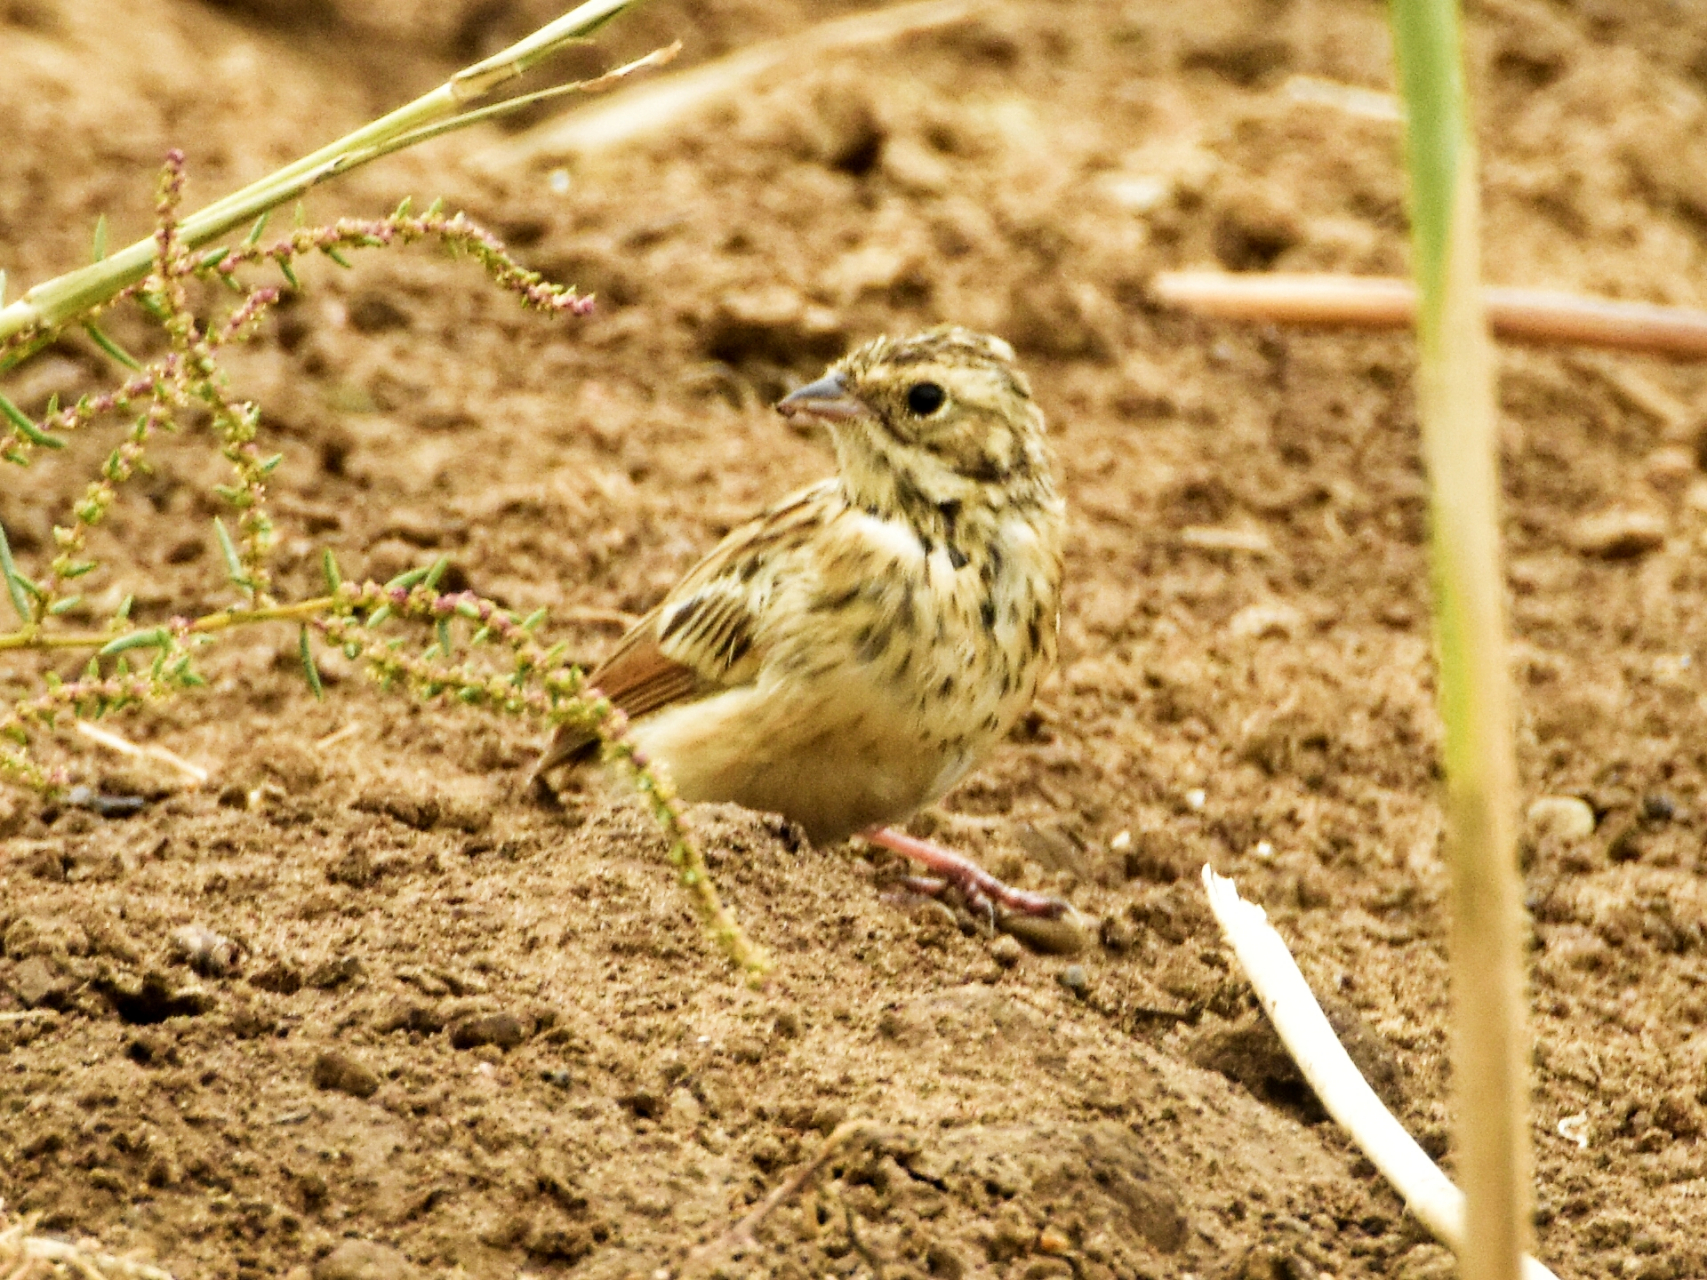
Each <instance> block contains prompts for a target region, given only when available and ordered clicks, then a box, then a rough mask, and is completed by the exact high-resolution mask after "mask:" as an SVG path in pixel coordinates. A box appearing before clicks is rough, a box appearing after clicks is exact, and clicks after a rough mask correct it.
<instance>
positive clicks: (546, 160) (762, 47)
mask: <svg viewBox="0 0 1707 1280" xmlns="http://www.w3.org/2000/svg"><path fill="white" fill-rule="evenodd" d="M978 7H979V6H978V4H977V2H976V0H912V2H911V3H906V4H894V5H888V6H885V7H882V8H875V9H870V10H867V11H865V12H863V13H856V14H852V15H850V16H848V17H843V18H832V19H829V20H827V21H824V22H820V23H819V24H818V25H816V26H814V27H810V28H808V29H807V30H805V31H802V32H800V33H799V34H797V35H791V36H783V37H781V38H780V39H776V40H769V41H766V42H764V43H763V44H756V45H750V46H748V47H746V48H744V49H738V50H736V51H735V52H733V53H729V54H725V55H724V56H723V57H721V58H718V59H716V60H715V61H712V62H707V63H705V64H703V65H701V66H697V67H694V68H692V69H691V70H688V71H680V72H676V73H675V74H673V75H671V76H669V77H667V78H664V79H660V80H656V81H652V82H648V83H645V84H641V85H636V86H633V87H630V88H628V89H626V90H624V91H623V92H621V93H619V94H613V95H611V96H610V97H609V98H607V99H603V100H601V101H600V102H599V103H598V104H597V105H596V106H592V107H589V108H588V109H586V110H584V111H577V112H576V113H575V117H574V119H564V120H562V121H560V122H558V123H556V124H553V125H552V126H551V127H550V128H548V129H544V130H532V131H530V132H529V134H528V136H526V137H524V138H518V139H517V140H515V141H514V142H510V143H507V144H505V145H504V146H503V147H502V148H501V149H499V150H498V151H497V152H495V153H494V155H495V160H494V163H496V164H498V165H501V166H502V167H503V168H504V169H505V170H511V169H514V168H515V167H517V166H518V165H519V166H532V167H535V168H537V167H539V166H541V165H548V164H555V163H558V162H560V161H562V160H564V159H565V158H567V157H570V156H574V155H587V154H590V153H593V152H597V151H602V150H605V149H607V148H611V147H619V146H622V145H624V144H625V143H629V142H632V141H634V140H635V139H636V138H641V137H645V136H647V135H648V134H654V133H658V132H661V131H662V130H664V129H667V128H670V127H671V126H672V125H675V124H677V123H679V122H680V121H681V119H682V118H683V117H684V116H686V115H688V114H689V113H690V112H693V111H696V110H698V109H700V108H702V107H704V106H706V105H707V104H708V103H711V102H715V101H717V100H719V99H722V98H724V97H726V96H728V95H730V94H733V93H737V92H739V91H740V90H742V89H744V88H746V87H748V86H750V85H752V84H753V83H755V82H756V81H758V80H760V79H761V78H762V77H764V76H766V75H769V74H771V73H772V72H775V71H776V70H778V69H779V68H784V67H789V66H794V67H810V66H816V65H818V64H819V62H820V61H821V60H822V58H823V57H824V56H825V55H827V54H830V53H833V52H835V51H837V50H842V49H855V48H861V47H864V46H867V45H872V44H879V43H886V42H889V41H894V40H897V39H900V38H902V37H905V36H909V35H913V34H915V33H917V32H920V31H929V30H933V29H936V28H939V27H946V26H951V25H953V24H955V23H958V22H964V21H966V20H967V19H969V18H970V17H972V16H973V14H975V13H976V12H977V10H978Z"/></svg>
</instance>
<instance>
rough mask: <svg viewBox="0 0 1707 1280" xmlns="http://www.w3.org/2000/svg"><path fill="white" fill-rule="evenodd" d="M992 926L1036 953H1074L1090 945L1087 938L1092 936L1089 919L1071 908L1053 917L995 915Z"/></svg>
mask: <svg viewBox="0 0 1707 1280" xmlns="http://www.w3.org/2000/svg"><path fill="white" fill-rule="evenodd" d="M996 927H997V928H999V929H1000V930H1001V931H1002V932H1003V933H1006V934H1011V935H1012V936H1014V937H1016V938H1018V939H1019V940H1020V941H1021V942H1023V943H1024V944H1025V945H1026V946H1027V947H1029V948H1031V950H1033V951H1035V952H1037V953H1038V954H1039V955H1046V956H1076V955H1078V954H1079V952H1081V951H1083V950H1084V949H1085V948H1086V947H1088V946H1090V945H1091V939H1092V938H1093V937H1095V936H1096V932H1095V930H1094V929H1093V928H1092V927H1091V925H1090V922H1089V921H1088V920H1087V919H1086V918H1085V917H1084V916H1082V915H1081V914H1080V913H1079V912H1077V911H1071V910H1069V911H1068V912H1067V914H1065V915H1063V916H1059V917H1057V918H1056V919H1054V920H1050V919H1047V918H1045V917H1043V916H1028V915H1021V914H1020V913H1018V912H1011V913H1009V914H1008V915H1004V916H1001V917H999V918H998V919H997V921H996Z"/></svg>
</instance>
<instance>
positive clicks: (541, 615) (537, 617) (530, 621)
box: [522, 609, 546, 631]
mask: <svg viewBox="0 0 1707 1280" xmlns="http://www.w3.org/2000/svg"><path fill="white" fill-rule="evenodd" d="M545 614H546V611H545V610H544V609H535V610H534V611H533V612H532V613H530V614H528V616H527V617H525V618H523V619H522V630H523V631H532V630H533V629H534V628H535V627H537V626H538V625H539V624H540V623H542V622H544V621H545Z"/></svg>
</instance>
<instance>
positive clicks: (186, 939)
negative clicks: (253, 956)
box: [166, 924, 243, 978]
mask: <svg viewBox="0 0 1707 1280" xmlns="http://www.w3.org/2000/svg"><path fill="white" fill-rule="evenodd" d="M166 945H167V946H168V947H169V948H170V949H171V952H172V958H173V959H174V960H177V961H179V962H181V963H183V964H187V965H189V966H190V968H191V969H193V970H195V972H197V973H199V974H201V976H202V977H204V978H223V977H225V976H226V975H227V974H229V973H230V972H231V971H232V970H233V969H235V968H236V967H237V961H238V960H239V959H240V958H241V956H242V954H243V948H242V947H241V946H240V945H239V944H238V943H235V942H233V941H232V940H231V939H230V938H227V937H226V936H225V935H224V934H219V933H215V932H214V931H213V930H212V929H209V928H208V927H207V926H206V925H199V924H186V925H183V926H181V927H179V928H177V929H174V930H172V933H171V936H170V937H168V938H167V940H166Z"/></svg>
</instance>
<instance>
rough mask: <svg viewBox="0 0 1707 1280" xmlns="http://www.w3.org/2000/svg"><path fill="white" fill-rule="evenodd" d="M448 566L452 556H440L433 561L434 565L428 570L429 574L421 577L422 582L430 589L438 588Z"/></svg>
mask: <svg viewBox="0 0 1707 1280" xmlns="http://www.w3.org/2000/svg"><path fill="white" fill-rule="evenodd" d="M448 568H450V557H449V556H440V557H439V558H438V559H437V560H435V561H433V567H432V568H430V569H428V570H427V576H426V577H425V578H423V579H421V582H422V584H423V585H424V586H426V587H428V588H430V589H437V587H438V585H439V579H440V578H442V577H444V576H445V570H446V569H448Z"/></svg>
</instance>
